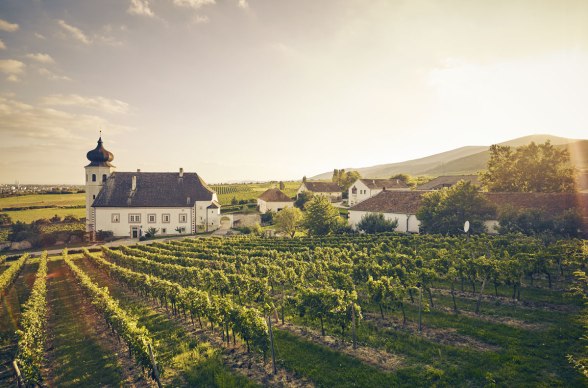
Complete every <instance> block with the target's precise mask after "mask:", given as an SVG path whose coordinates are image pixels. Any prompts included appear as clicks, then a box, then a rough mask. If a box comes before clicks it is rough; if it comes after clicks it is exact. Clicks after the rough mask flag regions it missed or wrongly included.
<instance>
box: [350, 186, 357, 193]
mask: <svg viewBox="0 0 588 388" xmlns="http://www.w3.org/2000/svg"><path fill="white" fill-rule="evenodd" d="M351 194H357V187H355V186H353V188H352V189H351Z"/></svg>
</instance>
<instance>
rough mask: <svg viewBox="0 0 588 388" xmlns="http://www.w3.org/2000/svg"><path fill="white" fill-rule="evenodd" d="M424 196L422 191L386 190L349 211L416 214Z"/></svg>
mask: <svg viewBox="0 0 588 388" xmlns="http://www.w3.org/2000/svg"><path fill="white" fill-rule="evenodd" d="M422 195H423V192H422V191H421V192H419V191H408V190H407V191H404V190H395V191H389V190H384V191H382V192H380V193H378V194H377V195H374V196H373V197H371V198H368V199H366V200H365V201H363V202H360V203H358V204H357V205H355V206H353V207H351V208H349V210H350V211H353V210H356V211H364V212H377V213H398V214H416V212H417V210H418V209H419V207H420V206H421V196H422Z"/></svg>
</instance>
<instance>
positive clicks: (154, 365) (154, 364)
mask: <svg viewBox="0 0 588 388" xmlns="http://www.w3.org/2000/svg"><path fill="white" fill-rule="evenodd" d="M147 347H148V348H149V357H151V365H152V366H153V374H154V375H155V381H156V382H157V386H158V387H159V388H161V387H162V386H161V381H160V380H159V371H158V370H157V364H156V363H155V357H154V356H153V349H152V348H151V344H147Z"/></svg>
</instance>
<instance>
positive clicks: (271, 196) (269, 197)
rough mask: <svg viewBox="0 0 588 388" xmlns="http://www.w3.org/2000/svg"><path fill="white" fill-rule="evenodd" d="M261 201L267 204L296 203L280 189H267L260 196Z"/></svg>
mask: <svg viewBox="0 0 588 388" xmlns="http://www.w3.org/2000/svg"><path fill="white" fill-rule="evenodd" d="M259 199H261V200H263V201H265V202H294V201H293V200H292V198H290V197H288V196H287V195H286V194H284V193H283V192H282V191H281V190H279V189H267V190H266V191H264V192H263V194H261V195H260V196H259Z"/></svg>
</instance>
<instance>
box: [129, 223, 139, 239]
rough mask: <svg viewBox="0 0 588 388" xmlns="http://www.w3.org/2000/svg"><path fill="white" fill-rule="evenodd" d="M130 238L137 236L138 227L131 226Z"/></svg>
mask: <svg viewBox="0 0 588 388" xmlns="http://www.w3.org/2000/svg"><path fill="white" fill-rule="evenodd" d="M131 238H139V227H138V226H131Z"/></svg>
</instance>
